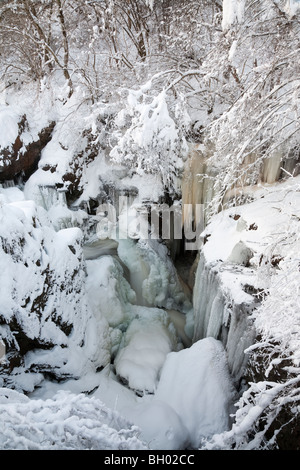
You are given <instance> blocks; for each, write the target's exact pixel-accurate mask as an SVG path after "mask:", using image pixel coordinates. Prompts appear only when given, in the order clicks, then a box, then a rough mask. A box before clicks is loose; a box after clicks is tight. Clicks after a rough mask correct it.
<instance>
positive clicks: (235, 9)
mask: <svg viewBox="0 0 300 470" xmlns="http://www.w3.org/2000/svg"><path fill="white" fill-rule="evenodd" d="M244 9H245V0H223V19H222V28H223V30H224V31H226V30H228V29H229V28H230V27H231V26H232V25H233V24H235V23H241V22H242V21H243V17H244Z"/></svg>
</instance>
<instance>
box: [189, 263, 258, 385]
mask: <svg viewBox="0 0 300 470" xmlns="http://www.w3.org/2000/svg"><path fill="white" fill-rule="evenodd" d="M240 269H241V271H240V272H237V271H235V269H234V268H233V267H232V266H230V265H229V266H227V267H226V266H225V265H223V264H222V262H220V263H215V264H209V263H207V262H206V259H205V256H204V255H203V254H201V256H200V260H199V264H198V268H197V273H196V279H195V286H194V319H195V324H194V338H193V342H196V341H198V340H199V339H202V338H206V337H213V338H215V339H218V340H220V341H221V342H222V343H223V345H224V348H225V350H226V352H227V356H228V365H229V369H230V372H231V374H232V377H233V380H234V383H235V385H236V387H237V389H239V388H240V387H241V385H242V382H243V379H244V377H245V374H246V368H247V356H246V355H245V353H244V351H245V349H247V347H249V346H250V345H251V344H253V342H254V339H255V331H254V329H253V326H252V322H251V321H250V320H249V314H250V313H251V312H252V310H253V308H254V306H255V299H254V298H253V297H252V296H251V295H249V294H248V293H247V292H246V290H247V286H246V285H245V286H244V290H242V289H241V291H240V292H239V293H238V294H239V295H236V292H235V289H234V288H233V289H232V290H231V289H228V288H226V284H224V280H225V281H226V282H228V280H230V278H232V286H233V287H234V277H235V275H236V274H238V275H240V276H241V275H242V267H241V268H240Z"/></svg>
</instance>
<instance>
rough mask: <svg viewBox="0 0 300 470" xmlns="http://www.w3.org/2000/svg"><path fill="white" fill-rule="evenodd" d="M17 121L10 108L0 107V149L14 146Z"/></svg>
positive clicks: (16, 115) (16, 116)
mask: <svg viewBox="0 0 300 470" xmlns="http://www.w3.org/2000/svg"><path fill="white" fill-rule="evenodd" d="M19 119H20V118H19V116H18V114H17V113H15V112H14V111H13V109H12V108H11V107H9V106H3V105H0V129H1V130H0V147H2V148H3V149H5V148H7V147H11V146H12V144H14V142H15V140H16V138H17V136H18V132H19V128H18V121H19Z"/></svg>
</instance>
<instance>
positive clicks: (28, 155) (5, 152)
mask: <svg viewBox="0 0 300 470" xmlns="http://www.w3.org/2000/svg"><path fill="white" fill-rule="evenodd" d="M54 127H55V122H51V123H50V124H49V126H47V127H45V128H44V129H42V130H41V131H40V133H39V135H38V139H37V140H35V141H33V142H30V143H27V142H26V143H25V142H24V141H25V138H24V133H25V132H26V131H27V130H28V123H27V119H26V116H23V117H22V119H21V120H20V122H19V123H18V128H19V133H18V136H17V138H16V140H15V141H14V142H13V143H12V145H11V146H8V147H6V148H0V162H1V166H0V183H3V182H5V181H14V182H17V181H18V180H19V179H20V177H21V178H22V180H23V181H26V180H27V179H28V178H29V177H30V176H31V175H32V173H33V172H34V171H35V170H36V169H37V167H38V162H39V160H40V156H41V152H42V150H43V148H44V147H45V146H46V145H47V143H48V142H49V141H50V139H51V134H52V131H53V129H54ZM26 140H27V139H26Z"/></svg>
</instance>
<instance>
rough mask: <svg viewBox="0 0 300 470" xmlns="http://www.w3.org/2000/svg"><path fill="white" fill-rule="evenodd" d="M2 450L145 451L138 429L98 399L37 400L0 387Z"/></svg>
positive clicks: (63, 394) (68, 395) (67, 395)
mask: <svg viewBox="0 0 300 470" xmlns="http://www.w3.org/2000/svg"><path fill="white" fill-rule="evenodd" d="M0 421H1V434H0V447H1V449H2V450H87V449H88V450H118V449H119V450H146V449H147V447H146V446H145V444H143V443H142V442H141V441H140V440H139V438H138V434H139V430H138V428H137V427H135V426H132V424H130V422H129V421H126V420H125V419H124V418H122V417H121V416H120V415H119V414H118V413H116V412H114V411H112V410H110V409H108V408H107V407H106V406H104V405H103V403H102V402H101V401H99V400H98V399H97V398H88V397H86V396H84V395H82V394H79V395H74V394H71V393H70V392H64V391H60V392H59V393H57V394H56V395H55V396H54V397H53V398H52V399H48V400H38V399H32V400H30V399H29V398H27V397H25V395H22V394H20V393H17V392H15V391H12V390H8V389H0Z"/></svg>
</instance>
